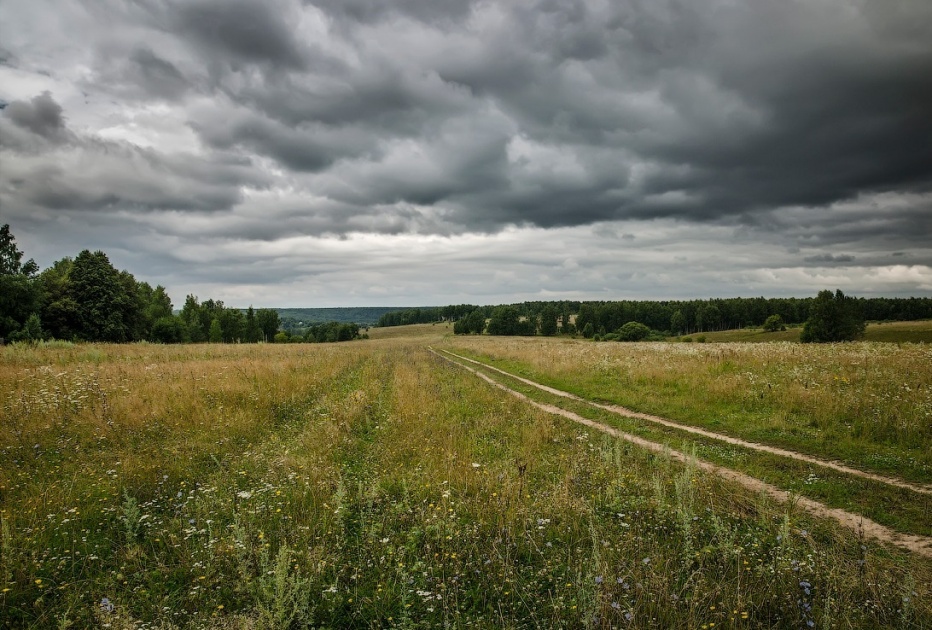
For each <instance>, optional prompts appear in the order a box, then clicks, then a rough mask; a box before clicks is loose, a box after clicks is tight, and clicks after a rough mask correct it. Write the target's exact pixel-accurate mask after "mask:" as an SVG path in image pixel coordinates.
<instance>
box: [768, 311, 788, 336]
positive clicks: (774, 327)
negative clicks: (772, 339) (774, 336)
mask: <svg viewBox="0 0 932 630" xmlns="http://www.w3.org/2000/svg"><path fill="white" fill-rule="evenodd" d="M778 330H786V324H784V323H783V318H782V317H780V316H779V315H771V316H770V317H768V318H767V321H765V322H764V332H777V331H778Z"/></svg>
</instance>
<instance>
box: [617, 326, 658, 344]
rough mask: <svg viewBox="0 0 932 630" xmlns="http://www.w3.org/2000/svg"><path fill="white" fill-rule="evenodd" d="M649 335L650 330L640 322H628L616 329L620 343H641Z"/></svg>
mask: <svg viewBox="0 0 932 630" xmlns="http://www.w3.org/2000/svg"><path fill="white" fill-rule="evenodd" d="M649 335H650V328H648V327H647V326H645V325H644V324H642V323H641V322H628V323H627V324H625V325H624V326H622V327H621V328H619V329H618V338H619V339H620V340H621V341H642V340H644V339H647V337H648V336H649Z"/></svg>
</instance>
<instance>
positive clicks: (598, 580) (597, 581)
mask: <svg viewBox="0 0 932 630" xmlns="http://www.w3.org/2000/svg"><path fill="white" fill-rule="evenodd" d="M595 583H596V584H601V583H602V576H601V575H597V576H595Z"/></svg>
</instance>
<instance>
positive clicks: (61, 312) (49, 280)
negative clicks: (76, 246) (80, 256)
mask: <svg viewBox="0 0 932 630" xmlns="http://www.w3.org/2000/svg"><path fill="white" fill-rule="evenodd" d="M73 262H74V261H73V260H72V259H71V258H62V259H61V260H57V261H55V262H54V263H52V266H51V267H49V268H48V269H46V270H44V271H43V272H42V273H40V274H39V277H38V282H39V285H40V286H41V290H40V293H41V294H42V306H41V311H42V326H43V327H44V328H45V331H46V332H47V333H48V334H49V335H51V336H52V337H54V338H55V339H72V338H74V337H75V335H77V334H78V331H79V330H80V329H81V315H80V312H79V309H78V303H77V302H75V301H74V298H73V297H72V295H71V267H72V265H73Z"/></svg>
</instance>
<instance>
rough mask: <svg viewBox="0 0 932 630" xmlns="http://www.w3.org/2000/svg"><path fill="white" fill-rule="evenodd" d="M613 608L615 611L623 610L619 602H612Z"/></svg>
mask: <svg viewBox="0 0 932 630" xmlns="http://www.w3.org/2000/svg"><path fill="white" fill-rule="evenodd" d="M612 608H614V609H615V610H618V609H619V608H621V604H619V603H618V602H612Z"/></svg>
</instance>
